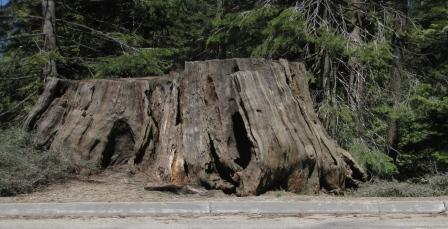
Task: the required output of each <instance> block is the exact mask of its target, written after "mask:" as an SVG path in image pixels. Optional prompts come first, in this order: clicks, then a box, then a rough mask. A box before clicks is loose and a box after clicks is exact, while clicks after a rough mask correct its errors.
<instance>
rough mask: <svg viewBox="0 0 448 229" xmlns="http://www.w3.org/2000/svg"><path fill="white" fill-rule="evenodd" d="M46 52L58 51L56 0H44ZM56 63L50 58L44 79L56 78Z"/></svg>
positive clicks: (45, 68)
mask: <svg viewBox="0 0 448 229" xmlns="http://www.w3.org/2000/svg"><path fill="white" fill-rule="evenodd" d="M42 15H43V19H44V22H43V34H44V51H45V52H53V51H55V50H56V48H57V46H56V12H55V2H54V0H42ZM57 75H58V72H57V69H56V61H55V60H54V59H53V58H51V57H50V59H49V60H48V63H47V64H46V65H45V67H44V70H43V76H44V79H46V78H48V77H56V76H57Z"/></svg>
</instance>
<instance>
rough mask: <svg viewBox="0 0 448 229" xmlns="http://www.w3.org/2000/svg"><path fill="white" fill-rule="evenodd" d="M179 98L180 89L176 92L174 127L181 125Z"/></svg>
mask: <svg viewBox="0 0 448 229" xmlns="http://www.w3.org/2000/svg"><path fill="white" fill-rule="evenodd" d="M180 98H181V93H180V89H179V91H178V92H177V114H176V126H177V125H179V124H181V123H182V110H181V109H180V108H181V106H180Z"/></svg>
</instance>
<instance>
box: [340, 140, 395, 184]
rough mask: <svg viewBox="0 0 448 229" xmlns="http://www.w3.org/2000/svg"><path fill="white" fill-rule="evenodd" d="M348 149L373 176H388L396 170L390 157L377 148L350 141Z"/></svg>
mask: <svg viewBox="0 0 448 229" xmlns="http://www.w3.org/2000/svg"><path fill="white" fill-rule="evenodd" d="M348 150H349V152H350V153H351V154H352V155H353V157H354V158H355V159H356V161H357V162H358V163H359V164H360V165H361V166H362V167H363V168H364V169H366V170H367V171H368V172H370V174H371V175H373V176H376V177H380V178H390V177H392V176H393V175H395V174H397V172H398V170H397V167H396V166H395V164H394V163H393V161H392V158H390V157H389V156H387V155H386V154H384V153H383V152H381V151H379V150H377V149H371V148H369V147H368V146H366V145H364V144H356V143H352V144H350V145H349V148H348Z"/></svg>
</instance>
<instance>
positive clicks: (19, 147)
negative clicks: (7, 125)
mask: <svg viewBox="0 0 448 229" xmlns="http://www.w3.org/2000/svg"><path fill="white" fill-rule="evenodd" d="M74 171H75V169H74V166H72V164H71V163H70V161H69V160H67V159H63V158H61V156H60V155H59V154H57V153H55V152H51V151H45V150H40V149H38V148H37V147H36V145H35V144H34V142H33V137H32V136H31V135H30V134H27V133H25V132H24V131H22V130H20V129H14V128H12V129H6V130H2V129H0V196H14V195H17V194H22V193H29V192H32V191H33V190H35V189H36V188H39V187H42V186H46V185H48V184H51V183H54V182H60V181H63V180H65V179H66V178H67V177H69V176H70V174H72V173H73V172H74Z"/></svg>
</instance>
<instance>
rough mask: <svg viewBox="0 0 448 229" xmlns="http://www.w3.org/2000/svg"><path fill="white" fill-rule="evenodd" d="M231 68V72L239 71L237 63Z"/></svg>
mask: <svg viewBox="0 0 448 229" xmlns="http://www.w3.org/2000/svg"><path fill="white" fill-rule="evenodd" d="M232 70H233V73H235V72H239V71H240V67H239V66H238V64H235V66H233V68H232Z"/></svg>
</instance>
